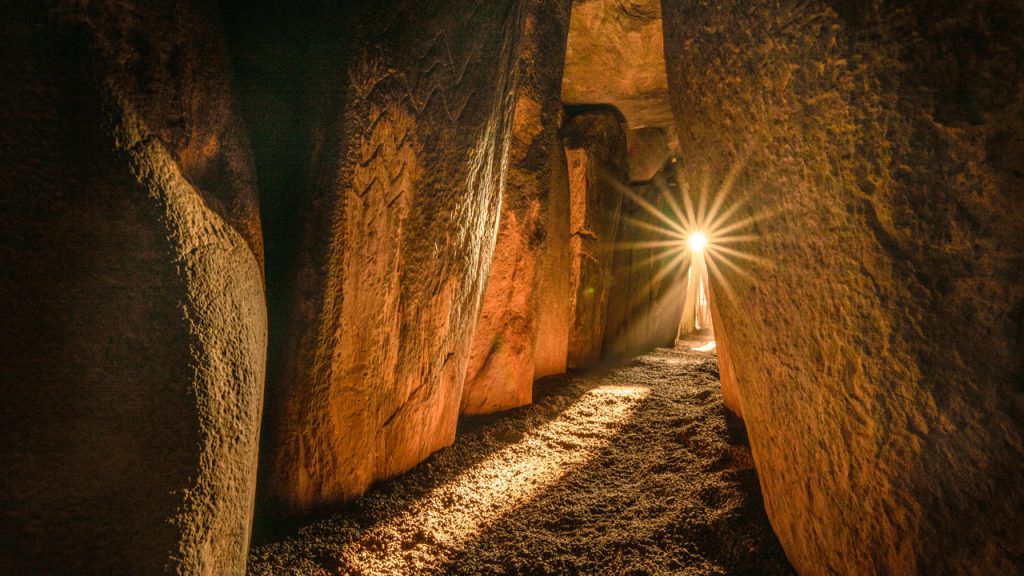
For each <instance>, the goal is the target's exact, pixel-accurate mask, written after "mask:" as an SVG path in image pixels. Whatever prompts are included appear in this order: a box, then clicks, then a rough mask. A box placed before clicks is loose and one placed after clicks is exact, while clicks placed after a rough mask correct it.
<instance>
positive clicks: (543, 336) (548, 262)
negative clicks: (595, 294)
mask: <svg viewBox="0 0 1024 576" xmlns="http://www.w3.org/2000/svg"><path fill="white" fill-rule="evenodd" d="M550 152H551V154H550V155H549V156H548V170H547V173H548V189H549V190H550V191H551V195H550V196H549V197H548V216H547V230H546V233H545V236H544V244H543V245H542V246H541V248H540V257H539V261H538V264H537V345H536V347H535V351H534V366H535V370H534V374H533V376H534V378H541V377H543V376H551V375H553V374H562V373H563V372H565V369H566V361H567V360H568V357H569V333H570V330H571V327H572V301H571V297H570V292H569V291H570V289H571V286H570V282H571V277H570V267H571V265H572V258H571V254H570V251H569V222H570V215H569V209H570V206H569V171H568V170H569V169H568V166H567V164H566V159H565V148H563V147H562V145H561V139H559V141H558V142H557V143H556V145H555V146H553V147H552V148H551V149H550Z"/></svg>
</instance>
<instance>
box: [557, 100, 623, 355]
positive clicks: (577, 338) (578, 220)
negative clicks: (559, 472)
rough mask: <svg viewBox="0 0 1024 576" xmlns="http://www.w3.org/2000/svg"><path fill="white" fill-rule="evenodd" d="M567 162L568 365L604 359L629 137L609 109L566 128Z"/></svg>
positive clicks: (575, 120)
mask: <svg viewBox="0 0 1024 576" xmlns="http://www.w3.org/2000/svg"><path fill="white" fill-rule="evenodd" d="M563 137H564V142H565V148H566V157H567V159H568V166H569V202H570V218H571V221H570V225H569V231H570V234H571V236H570V239H569V246H570V254H571V264H570V292H569V293H570V297H571V300H572V330H571V332H570V334H569V356H568V362H567V363H568V366H569V367H570V368H584V367H587V366H592V365H594V364H596V363H597V362H598V361H599V360H600V359H601V344H602V341H603V339H604V328H605V313H606V310H607V305H608V288H609V286H610V285H611V282H612V259H613V255H614V251H613V247H614V244H615V235H616V232H617V230H618V226H619V208H620V206H621V204H622V192H621V191H620V188H619V187H620V186H624V185H625V184H624V183H625V182H626V181H627V177H626V137H625V132H624V131H623V128H622V118H621V116H620V115H619V114H618V113H617V112H616V111H615V110H614V109H611V108H597V109H592V110H590V111H587V112H583V113H580V114H577V115H575V116H573V117H572V118H570V119H569V120H568V121H567V122H566V125H565V126H564V127H563Z"/></svg>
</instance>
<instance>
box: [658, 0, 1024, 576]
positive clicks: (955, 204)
mask: <svg viewBox="0 0 1024 576" xmlns="http://www.w3.org/2000/svg"><path fill="white" fill-rule="evenodd" d="M664 18H665V31H666V39H665V46H666V55H667V60H668V65H669V83H670V86H671V89H672V98H673V100H672V104H673V109H674V112H675V115H676V119H677V122H678V123H679V126H680V127H683V126H685V127H686V129H685V130H682V129H681V130H680V131H679V134H680V135H681V136H682V138H681V142H680V144H681V148H682V156H681V157H682V160H683V162H684V173H685V174H686V176H687V179H688V180H689V181H693V182H697V181H699V180H700V178H702V177H703V176H705V175H707V176H710V177H711V179H712V181H713V183H714V181H715V180H717V181H720V180H721V178H722V177H723V176H724V174H725V173H726V172H727V171H728V170H729V169H730V167H731V166H732V165H733V163H734V162H736V161H737V159H738V158H739V157H740V156H741V155H747V156H748V161H747V163H746V168H745V169H744V170H743V172H742V173H741V175H740V177H739V179H738V180H737V184H736V189H737V190H741V191H746V194H747V195H748V199H749V201H750V208H749V210H750V213H751V214H764V213H767V214H770V216H768V217H767V218H765V219H763V220H761V221H760V222H758V223H756V224H755V225H753V226H751V227H750V228H749V230H748V231H750V232H753V233H756V234H757V235H758V236H759V240H758V241H756V242H754V243H752V244H750V245H749V251H751V252H752V253H753V254H754V255H756V256H760V257H762V258H764V259H765V260H764V262H763V263H760V264H754V265H752V264H751V262H749V261H743V260H739V259H736V260H734V263H736V264H738V265H739V266H740V267H741V268H744V269H746V271H748V272H750V273H751V275H750V276H749V277H747V276H743V275H741V274H738V273H737V272H736V271H735V270H733V269H732V268H729V267H726V266H720V267H719V271H718V272H717V281H716V273H715V271H714V270H712V273H713V274H712V276H713V277H712V282H713V284H714V285H715V291H716V296H717V298H716V304H715V306H716V308H717V316H719V317H718V318H715V322H716V328H721V329H724V330H725V333H726V334H727V338H728V349H729V350H728V354H729V356H730V357H731V359H732V366H733V368H734V369H735V376H736V384H737V391H738V393H739V399H740V401H741V403H742V411H743V415H744V418H745V420H746V426H747V430H748V433H749V436H750V441H751V445H752V448H753V453H754V458H755V461H756V464H757V468H758V472H759V476H760V479H761V483H762V487H763V492H764V497H765V504H766V507H767V510H768V514H769V517H770V519H771V522H772V525H773V527H774V529H775V531H776V532H777V533H778V535H779V538H780V540H781V542H782V544H783V546H784V547H785V549H786V553H787V555H788V556H789V558H790V559H791V560H792V562H793V565H794V566H795V567H796V568H797V570H798V571H800V572H801V573H802V574H831V573H838V574H964V573H972V574H1011V573H1019V572H1021V571H1022V570H1024V565H1022V560H1021V559H1022V558H1024V542H1022V541H1021V539H1020V538H1018V537H1016V536H1014V535H1015V534H1017V532H1018V531H1019V524H1020V511H1021V510H1024V484H1021V483H1020V482H1019V481H1017V479H1019V478H1021V477H1022V476H1024V439H1022V425H1021V422H1022V421H1024V387H1022V384H1021V383H1022V382H1024V278H1022V272H1021V270H1024V244H1022V242H1021V239H1022V238H1024V213H1022V210H1021V202H1020V191H1021V190H1022V188H1024V153H1022V152H1024V123H1022V121H1021V118H1022V117H1024V116H1022V113H1024V100H1022V96H1021V95H1022V94H1024V86H1022V80H1024V66H1022V63H1021V59H1020V46H1021V42H1022V34H1024V32H1022V31H1024V14H1022V10H1021V7H1020V5H1019V3H1014V2H998V1H997V2H975V1H971V0H968V1H967V2H955V3H954V2H929V3H924V2H892V3H885V4H881V3H875V4H872V5H871V7H862V5H861V4H856V3H845V2H803V3H792V4H790V3H782V4H780V3H777V2H746V1H743V2H740V1H724V2H708V3H699V4H698V3H679V2H665V3H664ZM722 279H724V280H725V281H727V283H728V284H729V285H730V286H731V290H732V294H731V295H729V294H726V293H724V292H723V291H720V290H719V288H721V287H722V283H721V280H722Z"/></svg>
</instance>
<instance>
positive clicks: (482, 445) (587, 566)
mask: <svg viewBox="0 0 1024 576" xmlns="http://www.w3.org/2000/svg"><path fill="white" fill-rule="evenodd" d="M709 342H710V344H711V345H713V340H710V341H709V340H708V339H704V340H701V341H696V340H694V341H692V342H691V341H687V342H680V343H679V345H678V346H677V348H676V349H674V350H669V349H661V350H658V351H655V352H653V353H650V354H647V355H645V356H641V357H639V358H637V359H634V360H633V361H631V362H629V363H628V364H626V365H624V366H619V367H616V368H610V369H609V368H606V369H603V370H601V371H592V372H590V373H586V374H575V375H570V376H564V377H559V378H554V379H548V380H546V381H542V382H541V383H540V384H539V385H538V390H537V392H536V394H537V396H538V397H537V402H536V403H535V404H534V405H532V406H529V407H526V408H523V409H520V410H515V411H512V412H509V413H506V414H502V415H498V416H491V417H484V418H478V419H474V420H471V421H470V422H469V424H467V425H466V426H464V427H463V429H462V430H460V433H459V436H458V439H457V441H456V443H455V445H454V446H452V447H451V448H448V449H446V450H443V451H441V452H439V453H438V454H436V455H435V456H434V457H432V458H430V459H429V460H428V461H427V462H425V463H423V464H422V465H421V466H419V467H417V468H416V469H415V470H413V471H412V472H410V473H409V474H406V475H403V476H401V477H399V478H396V479H394V480H392V481H390V482H386V483H384V484H382V485H381V486H379V487H378V488H376V489H374V490H371V492H370V493H368V494H367V495H366V496H365V497H364V498H363V499H361V500H360V501H358V502H356V503H354V504H352V505H350V506H349V507H347V508H345V509H343V510H339V511H338V512H337V513H336V514H335V515H334V516H332V517H330V518H328V519H325V520H322V521H320V522H317V523H314V524H312V525H310V526H307V527H306V528H304V529H303V530H300V531H299V532H298V533H297V534H295V535H293V536H291V537H288V538H285V539H283V540H280V541H278V542H274V543H269V544H265V545H262V546H259V547H257V548H256V549H255V550H254V552H253V556H252V558H251V561H250V572H251V573H252V574H352V575H356V574H360V575H370V574H373V575H384V574H423V573H434V574H566V573H569V574H572V573H586V574H627V573H630V574H664V573H673V574H723V573H724V574H789V573H791V569H790V568H789V565H788V563H787V562H786V559H785V557H784V556H783V554H782V551H781V549H780V547H779V545H778V542H777V541H776V539H775V537H774V535H773V534H772V532H771V530H770V528H769V526H768V522H767V519H766V518H765V515H764V510H763V508H762V505H761V498H760V494H759V493H758V486H757V477H756V473H755V472H754V469H753V463H752V460H751V456H750V450H749V447H748V446H747V445H746V443H745V435H744V432H743V430H742V424H739V423H738V422H727V418H726V415H725V410H724V408H723V406H722V401H721V394H720V391H719V388H718V381H717V377H718V372H717V365H716V363H715V359H714V353H713V352H710V351H709V350H712V349H713V348H708V345H709ZM705 349H707V350H705Z"/></svg>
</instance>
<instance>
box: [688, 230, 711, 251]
mask: <svg viewBox="0 0 1024 576" xmlns="http://www.w3.org/2000/svg"><path fill="white" fill-rule="evenodd" d="M687 243H688V244H689V245H690V250H692V251H694V252H700V251H701V250H703V249H704V247H705V246H707V245H708V237H707V236H705V235H704V233H703V232H694V233H693V234H690V237H689V238H688V239H687Z"/></svg>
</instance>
